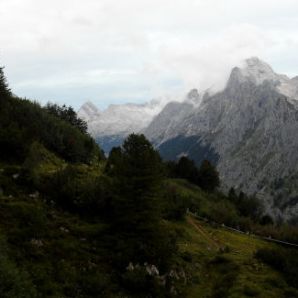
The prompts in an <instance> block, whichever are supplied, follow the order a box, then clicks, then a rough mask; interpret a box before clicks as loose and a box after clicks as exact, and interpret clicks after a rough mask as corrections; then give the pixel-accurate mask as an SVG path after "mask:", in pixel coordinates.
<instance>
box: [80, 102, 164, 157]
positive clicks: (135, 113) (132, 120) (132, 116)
mask: <svg viewBox="0 0 298 298" xmlns="http://www.w3.org/2000/svg"><path fill="white" fill-rule="evenodd" d="M167 101H168V100H167V99H166V98H160V99H156V100H152V101H150V102H148V103H145V104H132V103H127V104H122V105H110V106H109V107H108V108H107V109H106V110H104V111H102V112H100V111H99V110H98V109H97V108H96V107H95V105H94V104H92V103H90V102H87V103H85V104H84V105H83V106H82V107H81V108H80V110H79V111H78V115H79V117H80V118H82V119H84V120H85V121H86V122H87V123H88V130H89V133H90V134H91V135H92V136H93V137H94V138H95V139H96V141H97V142H98V143H99V144H100V145H101V148H102V149H103V150H104V151H105V152H109V151H110V149H111V148H112V147H114V146H118V145H120V144H121V143H122V141H123V140H124V138H125V137H126V136H128V135H129V134H130V133H138V132H140V131H141V130H142V129H144V128H145V127H147V126H148V125H149V123H150V122H151V120H152V119H153V117H154V116H155V115H157V114H158V113H159V112H160V111H161V110H162V108H163V107H164V105H165V104H166V102H167Z"/></svg>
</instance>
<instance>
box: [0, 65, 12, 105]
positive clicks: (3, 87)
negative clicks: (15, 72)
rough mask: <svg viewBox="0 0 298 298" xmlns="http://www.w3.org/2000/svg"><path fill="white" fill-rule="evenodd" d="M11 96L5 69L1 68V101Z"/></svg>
mask: <svg viewBox="0 0 298 298" xmlns="http://www.w3.org/2000/svg"><path fill="white" fill-rule="evenodd" d="M9 96H11V90H10V89H9V87H8V83H7V79H6V77H5V75H4V71H3V67H0V100H2V99H3V98H7V97H9Z"/></svg>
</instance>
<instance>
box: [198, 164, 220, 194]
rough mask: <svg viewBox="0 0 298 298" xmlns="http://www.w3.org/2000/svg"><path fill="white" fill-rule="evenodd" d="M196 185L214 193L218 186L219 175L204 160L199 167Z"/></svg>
mask: <svg viewBox="0 0 298 298" xmlns="http://www.w3.org/2000/svg"><path fill="white" fill-rule="evenodd" d="M198 184H199V186H200V187H201V188H202V189H204V190H207V191H214V190H215V189H216V188H217V187H218V186H219V185H220V180H219V174H218V172H217V170H216V168H215V167H214V166H213V165H212V164H211V163H210V162H209V161H208V160H204V161H203V162H202V164H201V166H200V169H199V178H198Z"/></svg>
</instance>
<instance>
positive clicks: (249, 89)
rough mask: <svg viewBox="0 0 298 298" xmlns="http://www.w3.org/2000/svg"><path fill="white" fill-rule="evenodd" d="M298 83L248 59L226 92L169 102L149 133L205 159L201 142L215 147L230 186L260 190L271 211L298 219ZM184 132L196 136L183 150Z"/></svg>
mask: <svg viewBox="0 0 298 298" xmlns="http://www.w3.org/2000/svg"><path fill="white" fill-rule="evenodd" d="M289 86H291V88H289ZM297 87H298V80H297V78H294V79H292V80H290V79H289V78H287V77H286V76H283V75H278V74H275V73H274V72H273V70H272V69H271V67H270V66H269V65H268V64H266V63H264V62H262V61H260V60H258V59H257V58H252V59H248V60H247V61H246V67H245V68H243V69H241V68H234V69H233V70H232V72H231V75H230V79H229V80H228V83H227V85H226V88H225V89H224V90H223V91H222V92H219V93H217V94H215V95H213V96H204V97H203V98H202V101H201V103H200V105H198V106H194V105H190V104H188V103H187V102H186V101H185V102H184V103H179V104H177V103H170V104H168V105H167V106H166V107H165V108H164V110H163V111H162V112H161V113H160V114H159V115H158V116H156V117H155V118H154V120H153V121H152V123H151V124H150V125H149V126H148V128H147V129H146V130H145V134H146V135H147V136H148V137H149V138H150V139H151V141H153V142H154V143H155V145H156V146H157V147H158V148H162V150H166V151H169V149H171V152H175V153H177V154H176V156H177V157H178V156H179V154H181V153H183V154H188V155H189V156H190V157H191V158H193V159H194V160H199V159H198V156H197V154H201V153H202V152H201V151H200V150H201V149H200V148H201V147H202V146H205V147H208V148H209V149H208V150H210V148H211V149H212V151H213V154H216V155H217V156H219V158H217V159H216V161H217V167H218V170H219V172H220V175H221V179H222V181H223V182H224V184H225V185H226V187H231V186H234V187H236V188H238V189H241V190H243V191H245V192H246V193H248V194H257V195H258V196H259V197H260V199H262V200H263V201H264V202H265V206H266V208H267V212H269V213H271V214H272V215H274V216H275V217H278V216H282V217H283V218H285V219H293V218H295V217H298V205H297V203H298V152H297V148H298V104H297V101H296V100H295V95H297ZM295 88H296V89H295ZM284 90H286V92H284ZM284 93H286V94H284ZM290 95H291V97H289V96H290ZM181 136H183V137H184V138H187V139H188V140H189V139H190V138H192V140H193V141H192V142H190V143H189V144H187V146H184V147H183V149H182V150H181V152H180V153H179V148H176V149H177V150H174V149H175V148H173V146H175V145H176V146H177V142H176V143H175V142H173V140H176V139H177V138H179V137H180V138H181ZM195 137H197V138H195ZM198 143H199V144H200V146H199V147H198ZM171 146H172V147H171ZM179 146H180V147H181V144H179ZM169 147H171V148H169ZM181 148H182V147H181ZM193 148H198V149H196V150H193ZM182 151H183V152H182ZM204 152H205V151H204ZM205 153H206V152H205Z"/></svg>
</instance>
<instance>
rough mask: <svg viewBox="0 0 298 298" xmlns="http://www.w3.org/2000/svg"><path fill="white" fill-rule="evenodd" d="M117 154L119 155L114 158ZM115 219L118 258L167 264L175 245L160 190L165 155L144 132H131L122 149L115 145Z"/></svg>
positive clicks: (118, 260)
mask: <svg viewBox="0 0 298 298" xmlns="http://www.w3.org/2000/svg"><path fill="white" fill-rule="evenodd" d="M114 157H116V158H114ZM111 159H114V160H113V171H112V174H113V178H114V190H115V193H116V196H115V197H114V200H113V203H112V205H113V214H114V219H113V223H112V230H113V231H112V233H113V235H115V236H116V235H117V237H115V241H116V244H115V247H114V249H115V250H116V256H118V257H117V262H118V263H119V264H122V266H127V264H128V262H140V263H144V262H149V263H150V262H151V263H152V264H156V265H161V266H165V263H166V262H167V261H168V260H169V257H170V256H171V250H172V249H173V247H174V246H173V245H172V244H171V240H170V239H169V237H168V236H167V235H168V234H169V233H168V232H167V231H165V230H164V229H163V227H162V224H161V202H160V197H159V193H160V190H161V186H162V181H163V166H162V162H161V158H160V156H159V154H158V152H157V151H156V150H154V148H153V147H152V145H151V144H150V142H149V141H148V140H147V139H146V138H145V136H144V135H136V134H132V135H130V136H129V137H128V138H127V139H126V140H125V142H124V144H123V146H122V148H121V151H119V148H118V149H114V150H113V151H112V154H111V157H110V161H111Z"/></svg>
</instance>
